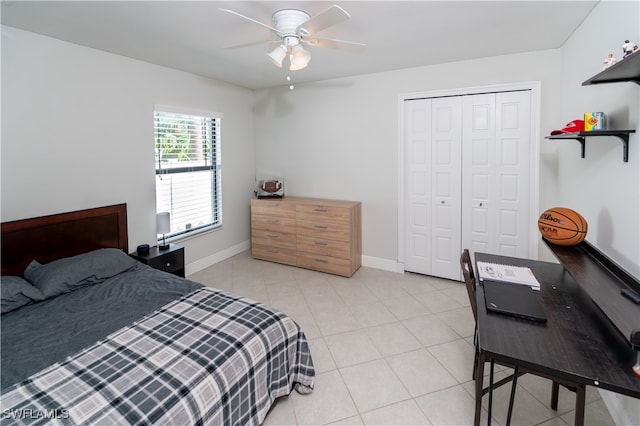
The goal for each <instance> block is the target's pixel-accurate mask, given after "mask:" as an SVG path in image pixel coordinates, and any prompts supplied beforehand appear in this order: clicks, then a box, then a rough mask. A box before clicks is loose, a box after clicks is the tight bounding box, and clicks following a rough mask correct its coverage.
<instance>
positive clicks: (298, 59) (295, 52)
mask: <svg viewBox="0 0 640 426" xmlns="http://www.w3.org/2000/svg"><path fill="white" fill-rule="evenodd" d="M310 60H311V53H309V52H308V51H306V50H304V47H302V45H300V44H298V45H295V46H293V47H292V48H291V55H290V56H289V61H291V66H290V67H289V69H290V70H291V71H297V70H301V69H303V68H305V67H306V66H307V65H308V64H309V61H310Z"/></svg>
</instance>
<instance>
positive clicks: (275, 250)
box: [267, 248, 279, 253]
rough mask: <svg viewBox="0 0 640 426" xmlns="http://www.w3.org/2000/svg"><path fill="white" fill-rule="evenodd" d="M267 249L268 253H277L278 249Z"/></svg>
mask: <svg viewBox="0 0 640 426" xmlns="http://www.w3.org/2000/svg"><path fill="white" fill-rule="evenodd" d="M267 251H268V252H269V253H279V251H278V250H277V249H274V248H269V249H267Z"/></svg>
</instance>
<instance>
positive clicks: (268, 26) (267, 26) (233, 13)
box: [220, 9, 280, 36]
mask: <svg viewBox="0 0 640 426" xmlns="http://www.w3.org/2000/svg"><path fill="white" fill-rule="evenodd" d="M220 10H222V11H223V12H228V13H230V14H232V15H236V16H239V17H240V18H242V19H246V20H247V21H249V22H253V23H254V24H258V25H260V26H263V27H265V28H266V29H268V30H270V31H273V32H274V33H276V34H278V35H279V36H280V33H279V32H278V30H277V29H275V28H273V27H272V26H270V25H267V24H264V23H262V22H260V21H256V20H255V19H253V18H249V17H248V16H244V15H242V14H240V13H238V12H235V11H233V10H229V9H220Z"/></svg>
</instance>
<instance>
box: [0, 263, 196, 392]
mask: <svg viewBox="0 0 640 426" xmlns="http://www.w3.org/2000/svg"><path fill="white" fill-rule="evenodd" d="M200 287H202V285H201V284H198V283H195V282H192V281H189V280H185V279H183V278H179V277H176V276H174V275H170V274H167V273H165V272H161V271H158V270H155V269H152V268H150V267H148V266H146V265H143V264H139V266H136V267H135V268H133V270H131V271H129V272H125V273H122V274H119V275H116V276H114V277H112V278H110V279H108V280H107V281H105V282H103V283H101V284H96V285H92V286H89V287H84V288H80V289H77V290H75V291H73V292H71V293H67V294H63V295H60V296H58V297H55V298H53V299H47V300H44V301H42V302H38V303H35V304H33V305H28V306H24V307H22V308H20V309H17V310H15V311H12V312H9V313H6V314H4V315H2V318H1V320H0V326H1V329H2V339H1V351H0V353H1V360H0V362H1V364H0V365H1V366H2V374H1V378H2V385H1V386H2V390H4V389H5V388H7V387H8V386H10V385H12V384H14V383H17V382H20V381H22V380H24V379H26V378H27V377H29V376H30V375H32V374H34V373H36V372H37V371H40V370H42V369H43V368H45V367H48V366H50V365H52V364H53V363H55V362H58V361H61V360H63V359H64V358H66V357H67V356H70V355H72V354H74V353H76V352H78V351H79V350H81V349H83V348H86V347H88V346H90V345H93V344H94V343H95V342H96V341H98V340H101V339H104V338H105V337H106V336H107V335H109V334H111V333H113V332H114V331H116V330H118V329H120V328H122V327H124V326H127V325H130V324H131V323H133V322H134V321H136V320H139V319H140V318H141V317H143V316H145V315H147V314H150V313H152V312H153V311H155V310H157V309H159V308H160V307H162V306H164V305H165V304H167V303H169V302H171V301H172V300H175V299H178V298H180V297H181V296H184V295H186V294H188V293H191V292H192V291H194V290H196V289H198V288H200Z"/></svg>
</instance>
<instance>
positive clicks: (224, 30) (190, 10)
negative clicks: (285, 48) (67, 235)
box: [1, 0, 598, 89]
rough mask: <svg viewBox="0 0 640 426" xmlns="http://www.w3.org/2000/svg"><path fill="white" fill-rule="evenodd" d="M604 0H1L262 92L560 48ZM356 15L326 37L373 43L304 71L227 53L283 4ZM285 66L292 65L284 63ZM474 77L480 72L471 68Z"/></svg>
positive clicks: (119, 47)
mask: <svg viewBox="0 0 640 426" xmlns="http://www.w3.org/2000/svg"><path fill="white" fill-rule="evenodd" d="M597 3H598V1H576V0H570V1H560V0H556V1H553V0H549V1H519V0H516V1H480V0H476V1H453V0H449V1H338V0H336V1H330V2H326V1H6V0H3V1H2V15H1V17H2V24H3V25H8V26H12V27H16V28H20V29H24V30H27V31H32V32H35V33H40V34H45V35H48V36H51V37H54V38H58V39H61V40H66V41H69V42H72V43H76V44H80V45H84V46H88V47H93V48H96V49H100V50H104V51H108V52H112V53H116V54H119V55H123V56H128V57H131V58H135V59H139V60H142V61H146V62H150V63H154V64H158V65H163V66H166V67H170V68H175V69H179V70H183V71H187V72H190V73H193V74H197V75H202V76H206V77H210V78H214V79H217V80H223V81H227V82H231V83H234V84H237V85H240V86H244V87H248V88H252V89H257V88H265V87H271V86H279V85H284V84H287V82H286V77H287V76H291V78H292V79H293V82H294V83H304V82H309V81H318V80H325V79H331V78H338V77H347V76H352V75H358V74H368V73H375V72H381V71H389V70H394V69H401V68H410V67H416V66H423V65H432V64H437V63H446V62H454V61H459V60H465V59H474V58H480V57H488V56H497V55H504V54H512V53H518V52H527V51H535V50H544V49H554V48H558V47H560V46H561V45H562V44H563V43H564V42H565V40H567V38H568V37H569V36H570V35H571V34H572V32H573V31H574V30H575V29H576V28H577V27H578V26H579V25H580V23H581V22H582V21H583V20H584V19H585V17H586V16H587V15H588V14H589V13H590V11H591V10H592V8H593V7H594V6H595V5H596V4H597ZM332 4H338V5H339V6H341V7H342V8H344V9H345V10H346V11H347V12H348V13H349V14H350V15H351V19H349V20H348V21H345V22H342V23H340V24H337V25H335V26H332V27H330V28H327V29H326V30H324V31H322V32H320V33H319V35H320V36H323V37H328V38H334V39H342V40H349V41H355V42H361V43H366V44H367V48H366V49H365V50H364V51H363V52H360V53H352V52H345V51H339V50H333V49H319V48H314V47H309V48H308V50H310V51H311V54H312V56H311V62H310V63H309V66H308V67H307V68H305V69H303V70H300V71H295V72H292V71H289V70H288V69H287V67H286V66H285V67H283V68H282V69H279V68H277V67H275V66H274V65H272V64H271V63H270V62H269V61H268V60H267V58H266V57H265V53H267V52H269V51H270V50H271V49H273V47H274V46H275V45H269V44H264V45H258V46H251V47H245V48H241V49H225V47H228V46H232V45H238V44H243V43H248V42H253V41H256V40H263V39H268V38H270V36H271V33H270V31H269V30H268V29H266V28H264V27H261V26H260V25H257V24H253V23H251V22H248V21H246V20H243V19H241V18H239V17H237V16H234V15H231V14H229V13H226V12H223V11H221V10H220V8H228V9H232V10H235V11H237V12H239V13H241V14H244V15H246V16H249V17H251V18H253V19H255V20H257V21H260V22H263V23H265V24H268V25H272V22H271V15H272V13H273V12H274V11H276V10H279V9H284V8H287V9H289V8H294V9H302V10H305V11H307V12H308V13H309V14H311V15H314V14H317V13H319V12H321V11H323V10H324V9H326V8H327V7H329V6H331V5H332ZM285 63H287V62H285ZM469 72H473V70H469Z"/></svg>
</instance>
